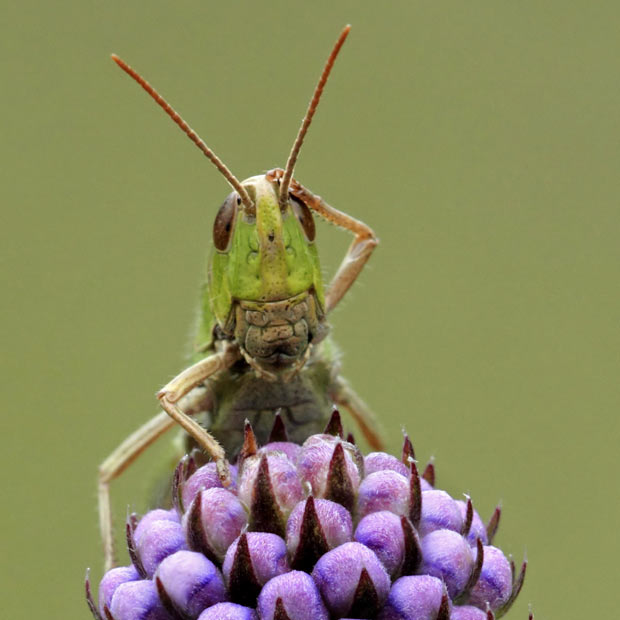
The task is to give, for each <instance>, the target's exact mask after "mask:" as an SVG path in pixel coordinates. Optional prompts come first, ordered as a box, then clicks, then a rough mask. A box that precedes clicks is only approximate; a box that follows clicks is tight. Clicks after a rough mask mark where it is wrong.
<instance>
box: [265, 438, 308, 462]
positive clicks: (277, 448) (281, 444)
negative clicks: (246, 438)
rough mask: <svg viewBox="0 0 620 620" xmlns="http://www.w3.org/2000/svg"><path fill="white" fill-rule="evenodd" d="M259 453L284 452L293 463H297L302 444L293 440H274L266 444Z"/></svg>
mask: <svg viewBox="0 0 620 620" xmlns="http://www.w3.org/2000/svg"><path fill="white" fill-rule="evenodd" d="M258 452H259V454H269V453H270V452H284V454H286V456H287V457H288V458H289V460H290V461H291V463H297V459H298V458H299V454H300V452H301V446H300V445H299V444H296V443H293V442H292V441H272V442H270V443H268V444H265V445H264V446H263V447H262V448H261V449H260V450H259V451H258Z"/></svg>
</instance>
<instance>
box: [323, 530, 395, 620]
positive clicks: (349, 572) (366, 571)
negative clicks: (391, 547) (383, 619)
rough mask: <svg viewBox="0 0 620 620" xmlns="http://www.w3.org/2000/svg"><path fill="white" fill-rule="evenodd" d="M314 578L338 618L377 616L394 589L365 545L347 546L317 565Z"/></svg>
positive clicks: (335, 551)
mask: <svg viewBox="0 0 620 620" xmlns="http://www.w3.org/2000/svg"><path fill="white" fill-rule="evenodd" d="M312 577H313V578H314V581H315V582H316V584H317V585H318V587H319V590H320V591H321V595H322V596H323V599H324V600H325V603H326V604H327V607H328V608H329V610H330V611H331V612H332V613H333V614H337V615H338V616H341V617H342V616H346V615H349V616H355V615H358V614H361V613H362V612H364V613H377V612H378V611H379V610H380V609H381V607H382V606H383V603H384V601H385V599H386V598H387V595H388V592H389V590H390V578H389V576H388V574H387V572H386V570H385V568H384V567H383V564H381V562H380V561H379V559H378V558H377V556H376V555H375V554H374V553H373V552H372V551H371V550H370V549H369V548H368V547H366V546H365V545H362V544H360V543H357V542H350V543H345V544H344V545H340V547H336V548H335V549H332V550H331V551H328V552H327V553H326V554H325V555H324V556H322V557H321V559H320V560H319V561H318V562H317V563H316V566H315V567H314V570H313V571H312Z"/></svg>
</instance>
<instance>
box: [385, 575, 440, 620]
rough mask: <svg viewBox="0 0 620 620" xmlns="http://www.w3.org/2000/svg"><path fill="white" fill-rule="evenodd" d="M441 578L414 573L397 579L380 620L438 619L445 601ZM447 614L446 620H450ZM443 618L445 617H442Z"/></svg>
mask: <svg viewBox="0 0 620 620" xmlns="http://www.w3.org/2000/svg"><path fill="white" fill-rule="evenodd" d="M444 592H445V589H444V585H443V583H442V582H441V579H437V578H436V577H431V576H429V575H412V576H408V577H401V578H400V579H397V580H396V581H395V582H394V584H393V585H392V589H391V590H390V594H389V596H388V599H387V602H386V604H385V607H384V608H383V610H382V611H381V613H380V614H379V616H378V619H379V620H437V619H439V618H440V615H439V612H440V610H441V608H442V604H443V603H444ZM448 617H449V616H447V617H446V618H445V620H448ZM442 620H443V619H442Z"/></svg>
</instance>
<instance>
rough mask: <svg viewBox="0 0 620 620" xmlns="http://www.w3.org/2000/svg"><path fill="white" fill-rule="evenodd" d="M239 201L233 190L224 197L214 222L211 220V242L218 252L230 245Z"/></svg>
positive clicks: (223, 250)
mask: <svg viewBox="0 0 620 620" xmlns="http://www.w3.org/2000/svg"><path fill="white" fill-rule="evenodd" d="M239 202H240V199H239V196H238V195H237V193H236V192H233V193H232V194H230V196H228V198H226V200H225V201H224V204H223V205H222V206H221V207H220V210H219V211H218V212H217V215H216V216H215V222H213V244H214V245H215V249H216V250H217V251H218V252H225V251H226V250H227V249H228V246H229V245H230V240H231V238H232V232H233V226H234V224H235V217H236V215H237V209H238V208H239Z"/></svg>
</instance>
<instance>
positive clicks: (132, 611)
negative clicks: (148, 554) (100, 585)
mask: <svg viewBox="0 0 620 620" xmlns="http://www.w3.org/2000/svg"><path fill="white" fill-rule="evenodd" d="M110 613H111V614H112V617H113V618H114V620H172V616H171V615H170V614H169V613H168V612H167V611H166V609H165V607H164V606H163V603H162V602H161V600H160V598H159V596H158V595H157V588H156V587H155V584H154V583H153V582H152V581H150V580H148V581H147V580H141V581H127V582H125V583H123V584H121V585H120V586H118V588H117V589H116V592H114V596H113V597H112V604H111V605H110Z"/></svg>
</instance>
